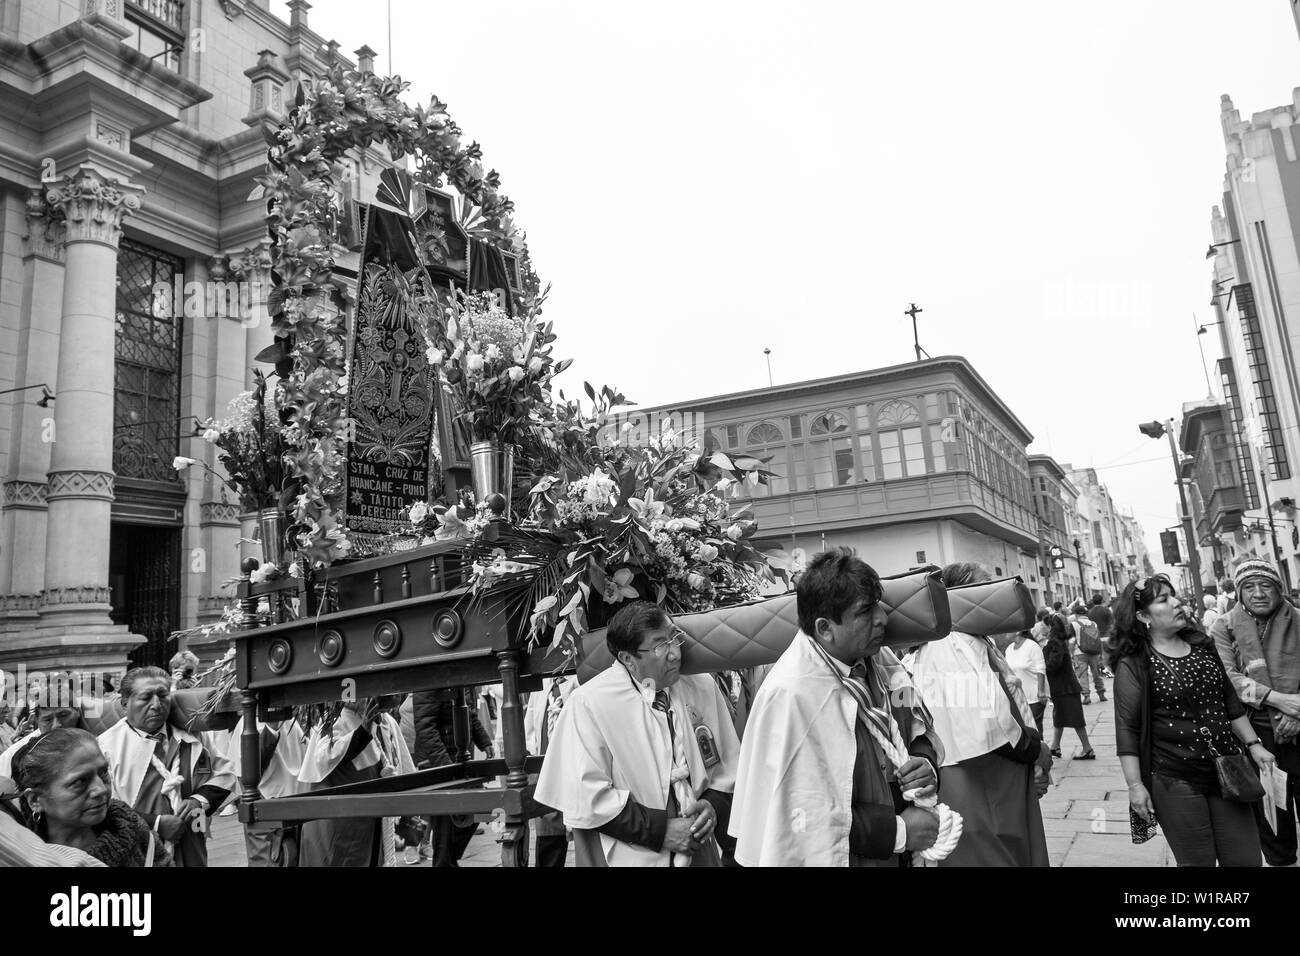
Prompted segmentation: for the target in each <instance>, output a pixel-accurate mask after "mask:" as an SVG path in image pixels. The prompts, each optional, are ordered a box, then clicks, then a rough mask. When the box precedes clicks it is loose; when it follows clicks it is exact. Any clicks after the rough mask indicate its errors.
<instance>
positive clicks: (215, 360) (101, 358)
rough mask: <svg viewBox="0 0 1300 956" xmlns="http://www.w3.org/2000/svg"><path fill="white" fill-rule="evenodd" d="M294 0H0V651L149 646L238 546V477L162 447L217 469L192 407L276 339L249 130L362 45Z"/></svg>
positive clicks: (69, 665) (372, 165) (71, 665)
mask: <svg viewBox="0 0 1300 956" xmlns="http://www.w3.org/2000/svg"><path fill="white" fill-rule="evenodd" d="M288 7H289V11H290V19H289V21H288V22H287V23H286V22H284V21H283V20H281V19H279V18H278V17H276V16H274V15H272V14H271V13H270V11H269V10H268V7H267V0H183V2H181V0H0V474H3V482H4V485H3V487H4V495H3V512H2V519H0V669H4V670H9V671H14V670H16V669H17V668H19V667H25V668H26V669H27V670H28V671H31V670H35V669H42V670H43V669H71V670H76V671H87V672H107V673H115V672H117V673H120V672H121V671H122V670H123V669H124V668H125V667H126V666H127V664H128V661H129V662H131V663H136V664H139V663H159V662H165V660H166V659H167V657H168V656H169V655H170V654H171V653H172V652H174V651H175V649H176V644H175V643H174V642H173V641H171V640H170V637H171V635H172V634H173V633H175V632H176V631H178V630H182V629H185V628H190V627H193V626H195V625H197V624H201V623H204V622H207V621H212V620H215V619H216V618H218V617H219V616H220V613H221V610H222V608H223V607H224V606H225V604H226V603H227V602H228V601H229V600H230V593H231V591H230V588H229V587H228V584H227V582H229V581H230V580H231V579H233V578H234V577H235V576H236V575H237V574H238V573H239V572H238V568H239V561H240V558H241V553H251V552H248V550H247V549H248V548H249V540H248V539H250V538H251V537H252V536H253V528H254V526H255V522H254V520H252V518H251V516H248V515H243V516H241V514H240V507H239V504H238V502H237V500H236V499H235V497H234V495H233V494H231V493H230V492H229V491H228V490H226V489H225V488H224V487H223V485H222V483H221V482H220V481H218V480H216V479H214V478H213V477H212V476H211V475H210V474H209V473H208V472H207V471H206V470H204V469H202V468H190V469H188V470H186V471H181V472H178V471H177V470H176V469H175V468H174V467H173V461H174V459H175V458H176V457H177V456H184V457H189V458H193V459H197V460H200V461H203V462H206V463H208V464H209V465H212V466H214V467H219V466H218V465H217V463H216V461H215V460H214V456H213V451H214V449H213V448H212V446H210V445H208V444H207V443H206V442H204V441H203V439H202V438H201V437H200V436H199V435H198V434H197V431H198V429H197V428H196V423H197V422H199V421H202V420H205V419H207V418H209V417H215V418H221V417H222V415H223V412H224V410H225V408H226V405H227V403H228V402H229V401H230V399H232V398H233V397H235V396H236V395H237V394H238V393H239V392H240V391H242V390H244V389H246V388H248V387H249V385H250V376H251V372H250V368H251V367H252V366H253V365H254V362H253V359H254V356H256V355H257V354H258V352H260V351H261V350H262V349H263V348H265V347H266V346H267V345H269V344H270V342H271V339H272V333H271V329H270V327H269V324H268V321H267V319H266V316H265V311H264V308H261V307H260V306H261V305H262V304H263V303H264V300H265V294H266V291H267V290H268V289H269V282H270V276H269V269H270V263H271V257H270V253H269V249H268V244H267V239H266V231H265V224H264V215H265V206H264V204H263V203H261V202H256V201H250V200H249V198H248V197H249V194H250V192H251V191H252V189H253V187H254V185H255V183H254V177H255V176H256V175H258V174H259V173H260V172H261V171H262V169H263V167H264V164H265V149H266V141H265V139H264V128H265V127H267V126H270V127H274V126H275V125H276V124H277V123H278V121H279V120H280V119H281V118H282V117H283V116H284V113H285V109H286V105H287V104H291V103H292V95H293V91H294V83H295V82H296V80H297V79H299V78H300V77H302V76H304V75H312V74H316V73H319V72H321V71H323V70H325V69H328V68H329V67H330V66H332V65H335V64H342V65H344V66H358V67H360V68H361V69H372V68H373V66H372V64H373V57H374V52H373V51H372V50H370V49H368V48H366V47H362V48H361V49H359V50H357V51H356V62H355V64H354V63H353V62H352V61H349V60H347V59H345V58H343V57H342V56H340V54H339V50H338V44H337V43H333V42H328V43H327V42H325V41H324V40H323V39H322V38H321V37H320V36H318V35H317V34H315V33H313V32H312V31H311V29H310V28H309V27H308V25H307V12H308V9H309V4H308V3H306V2H305V0H290V2H289V3H288ZM385 159H386V157H385ZM381 167H382V164H381V162H380V160H379V159H378V158H377V157H373V156H366V157H361V158H359V159H358V160H357V161H356V163H355V169H354V170H351V171H350V172H351V173H352V174H353V175H354V176H355V177H356V178H357V179H359V180H364V179H368V178H370V177H371V176H377V175H378V172H379V170H380V168H381ZM345 178H347V177H345ZM214 289H215V290H216V291H217V294H216V295H214V294H213V290H214Z"/></svg>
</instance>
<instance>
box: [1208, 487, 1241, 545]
mask: <svg viewBox="0 0 1300 956" xmlns="http://www.w3.org/2000/svg"><path fill="white" fill-rule="evenodd" d="M1245 507H1246V506H1245V498H1244V497H1243V496H1242V493H1241V488H1239V487H1238V486H1237V485H1230V486H1229V487H1227V488H1215V489H1214V493H1213V494H1212V495H1210V500H1209V501H1207V502H1206V503H1205V513H1206V515H1207V516H1208V518H1209V524H1210V530H1211V531H1213V532H1214V533H1215V534H1220V533H1223V532H1227V531H1236V530H1237V529H1238V528H1240V527H1241V514H1242V512H1243V511H1244V510H1245Z"/></svg>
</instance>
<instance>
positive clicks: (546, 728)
mask: <svg viewBox="0 0 1300 956" xmlns="http://www.w3.org/2000/svg"><path fill="white" fill-rule="evenodd" d="M563 707H564V695H563V694H562V693H561V692H560V678H558V677H557V678H555V680H553V681H552V682H551V692H550V693H549V694H548V695H547V698H546V720H545V721H544V722H543V723H542V740H541V747H542V753H543V754H545V753H546V748H547V746H549V745H550V742H551V734H553V733H554V732H555V722H556V721H557V720H559V719H560V710H561V709H562V708H563Z"/></svg>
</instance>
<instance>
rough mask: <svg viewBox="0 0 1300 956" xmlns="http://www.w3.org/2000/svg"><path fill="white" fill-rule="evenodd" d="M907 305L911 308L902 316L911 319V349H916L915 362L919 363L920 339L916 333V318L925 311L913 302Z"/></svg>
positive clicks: (905, 310)
mask: <svg viewBox="0 0 1300 956" xmlns="http://www.w3.org/2000/svg"><path fill="white" fill-rule="evenodd" d="M909 305H911V308H910V309H904V310H903V314H904V315H910V316H911V317H912V347H913V348H915V349H916V360H917V361H918V362H919V361H921V339H920V338H919V336H918V334H917V331H916V317H917V316H918V315H920V314H921V313H922V312H924V311H925V310H924V309H922V308H920V307H919V306H918V305H917V304H916V303H915V302H911V303H909Z"/></svg>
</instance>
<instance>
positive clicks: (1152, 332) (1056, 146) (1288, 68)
mask: <svg viewBox="0 0 1300 956" xmlns="http://www.w3.org/2000/svg"><path fill="white" fill-rule="evenodd" d="M273 7H274V8H275V10H276V12H277V13H278V14H279V15H280V16H283V17H285V18H286V19H287V16H288V14H287V10H286V8H285V7H284V5H283V3H281V2H280V0H273ZM360 10H364V11H365V15H364V16H359V15H358V11H360ZM309 22H310V24H311V27H312V28H313V29H314V30H316V31H317V32H319V33H320V34H321V35H322V36H324V37H326V38H327V39H330V38H333V39H337V40H338V41H339V42H340V43H341V45H342V48H343V50H344V51H351V50H355V49H356V48H358V47H360V46H361V45H362V44H363V43H365V44H369V45H370V46H371V47H372V48H374V49H375V50H378V51H379V56H378V57H377V58H376V60H377V62H376V69H377V70H379V71H381V72H385V71H386V70H387V68H388V62H389V61H388V56H389V50H388V40H387V35H386V34H387V31H386V28H385V5H384V0H369V2H367V3H364V4H362V3H357V2H354V0H315V2H314V4H313V7H312V9H311V12H310V14H309ZM392 36H393V48H392V50H391V56H392V69H393V72H395V73H397V74H399V75H400V76H401V77H402V78H403V79H406V80H409V81H410V82H411V83H412V87H413V89H412V97H411V98H410V101H411V102H415V101H418V100H423V99H427V97H428V95H429V94H430V93H436V94H437V95H438V96H439V97H440V98H441V99H442V100H443V101H444V102H446V103H448V104H449V108H450V112H451V115H452V117H453V118H454V119H455V120H456V122H457V123H458V124H459V125H460V126H461V128H462V129H463V130H464V131H465V133H466V135H467V137H468V138H472V139H477V140H478V141H479V142H480V143H481V144H482V145H483V149H484V154H485V161H486V165H488V166H489V167H494V168H496V169H497V170H499V171H500V173H501V177H502V185H503V189H504V191H505V192H506V193H507V194H508V195H509V196H510V197H511V198H512V199H513V200H514V201H515V204H516V215H515V221H516V222H517V223H519V224H520V225H522V227H523V228H525V229H526V230H527V232H528V242H529V248H530V250H531V252H532V256H533V260H534V263H535V266H536V268H537V270H538V272H539V273H540V274H541V276H542V277H543V280H549V281H550V282H552V283H553V286H554V288H553V292H552V296H551V299H550V301H549V303H548V305H547V309H546V315H547V318H549V319H552V320H553V321H554V322H555V325H556V330H557V332H559V334H560V341H559V343H558V348H557V354H559V355H566V356H572V357H573V358H574V359H575V364H574V367H573V369H572V370H571V372H569V373H567V374H566V376H565V380H567V381H566V383H565V384H566V388H565V390H566V392H568V393H570V394H572V393H574V392H580V390H581V382H582V380H583V379H584V378H585V379H589V380H591V381H592V382H593V383H595V384H597V385H599V384H600V383H608V384H611V385H616V386H617V387H619V388H620V389H621V390H622V391H623V392H625V393H626V394H627V395H628V396H629V397H630V398H632V399H635V400H636V401H637V402H639V403H641V404H643V405H651V404H659V403H668V402H677V401H683V400H686V399H690V398H697V397H703V396H706V395H714V394H718V393H721V392H729V391H735V390H740V389H746V388H758V387H761V386H763V385H765V384H766V382H767V371H766V366H765V364H764V357H763V348H764V347H769V348H771V349H772V373H773V376H774V378H775V380H776V381H777V382H778V383H783V382H794V381H800V380H804V379H810V378H816V377H820V376H825V375H833V374H838V373H844V372H851V371H856V370H859V369H866V368H875V367H880V366H885V365H892V364H896V363H899V362H905V361H909V360H911V359H912V358H913V352H912V333H911V325H910V320H909V319H908V318H907V317H906V316H905V315H903V310H904V309H905V308H907V306H908V303H909V302H913V301H915V302H916V303H917V304H918V305H920V306H921V307H922V308H923V309H924V312H923V314H922V315H921V319H920V321H921V345H922V347H924V348H925V349H926V350H927V351H928V352H929V353H930V354H931V355H935V356H939V355H962V356H965V357H966V358H967V359H968V360H969V361H970V362H971V363H972V364H973V365H974V366H975V368H976V369H978V370H979V372H980V374H981V375H983V376H984V378H985V379H986V380H987V381H988V382H989V384H990V385H991V386H992V387H993V389H994V390H995V391H996V392H997V393H998V394H999V395H1000V396H1001V397H1002V398H1003V400H1004V401H1005V402H1006V403H1007V404H1008V405H1009V406H1010V407H1011V409H1012V410H1013V411H1014V412H1015V413H1016V414H1017V415H1018V416H1019V418H1020V419H1021V420H1022V421H1023V422H1024V423H1025V425H1026V426H1028V428H1029V430H1030V431H1031V432H1033V434H1034V436H1035V440H1034V443H1033V445H1032V446H1031V448H1030V451H1031V452H1047V453H1050V454H1052V455H1054V456H1055V457H1056V459H1057V460H1058V461H1060V462H1062V463H1072V464H1074V465H1076V466H1086V465H1092V466H1094V467H1097V468H1098V469H1102V470H1101V475H1102V479H1103V481H1105V482H1106V484H1107V485H1108V486H1109V488H1110V491H1111V494H1112V495H1113V496H1114V498H1115V500H1116V502H1117V504H1119V505H1120V506H1121V507H1125V508H1130V509H1131V510H1132V511H1134V512H1135V513H1136V514H1137V517H1138V519H1139V520H1140V521H1141V522H1142V524H1143V526H1144V527H1145V529H1146V532H1147V540H1148V544H1149V546H1150V547H1151V549H1152V551H1153V552H1154V555H1155V558H1156V563H1157V564H1159V560H1158V558H1159V547H1158V545H1159V541H1158V538H1157V532H1158V531H1159V530H1160V529H1161V528H1163V527H1165V526H1168V525H1172V524H1173V523H1174V522H1175V521H1176V501H1177V492H1176V490H1175V488H1174V486H1173V467H1172V464H1171V462H1170V460H1169V456H1168V445H1167V444H1166V443H1165V442H1163V441H1161V442H1160V443H1157V442H1154V441H1151V440H1150V439H1147V438H1144V437H1143V436H1142V435H1140V434H1139V433H1138V431H1137V427H1136V426H1137V423H1138V422H1142V421H1150V420H1151V419H1153V418H1167V417H1169V416H1170V415H1178V414H1179V410H1180V408H1181V405H1182V403H1183V402H1185V401H1191V400H1198V399H1201V398H1204V397H1205V393H1206V379H1205V373H1204V372H1203V371H1202V364H1201V357H1200V354H1199V353H1198V350H1197V339H1196V335H1195V329H1194V326H1193V318H1192V317H1193V314H1195V316H1196V318H1197V319H1199V320H1200V321H1202V322H1204V321H1209V320H1210V319H1211V318H1212V316H1211V310H1210V307H1209V305H1208V300H1209V288H1208V281H1209V263H1207V262H1206V261H1205V257H1204V255H1205V249H1206V246H1207V245H1208V244H1209V241H1210V235H1209V215H1210V208H1211V206H1212V205H1214V204H1215V203H1217V202H1219V199H1220V195H1221V193H1222V188H1223V172H1224V147H1223V138H1222V134H1221V132H1220V126H1219V97H1220V95H1221V94H1224V93H1227V94H1229V95H1231V96H1232V98H1233V100H1234V103H1235V105H1236V106H1237V108H1238V109H1240V110H1241V112H1242V115H1243V116H1244V117H1249V116H1250V114H1251V113H1252V112H1256V111H1260V110H1264V109H1268V108H1272V107H1275V106H1278V105H1281V104H1284V103H1289V102H1290V101H1291V90H1292V87H1293V86H1294V85H1296V83H1297V81H1300V56H1298V55H1300V41H1298V40H1297V36H1296V30H1295V26H1294V23H1293V21H1292V19H1291V15H1290V12H1289V6H1288V2H1287V0H1179V2H1178V3H1176V4H1175V3H1170V2H1166V0H1102V2H1094V3H1086V4H1084V3H1070V4H1067V3H1062V2H1043V0H997V2H991V3H980V4H974V3H970V2H969V0H926V2H908V3H903V2H897V3H894V2H891V3H884V2H871V3H856V2H854V3H850V2H835V3H831V2H819V0H809V2H804V3H801V4H799V5H797V6H795V5H792V4H789V3H788V2H783V3H774V2H766V0H760V2H753V0H746V2H744V3H732V2H721V0H693V2H689V3H687V2H675V0H668V2H659V3H655V4H636V5H635V6H634V5H632V4H626V3H608V2H603V3H598V2H596V0H585V2H566V3H557V2H539V0H512V2H505V0H474V2H473V3H455V4H452V3H437V2H423V0H392ZM1211 331H1212V332H1213V330H1211ZM1202 338H1203V340H1204V343H1205V345H1206V347H1207V349H1209V350H1213V351H1211V352H1208V353H1207V355H1206V359H1207V361H1208V362H1211V363H1212V362H1213V361H1214V359H1216V358H1217V357H1218V352H1217V348H1218V346H1217V341H1218V340H1217V336H1215V335H1213V334H1211V335H1206V336H1203V337H1202Z"/></svg>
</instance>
